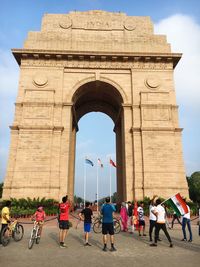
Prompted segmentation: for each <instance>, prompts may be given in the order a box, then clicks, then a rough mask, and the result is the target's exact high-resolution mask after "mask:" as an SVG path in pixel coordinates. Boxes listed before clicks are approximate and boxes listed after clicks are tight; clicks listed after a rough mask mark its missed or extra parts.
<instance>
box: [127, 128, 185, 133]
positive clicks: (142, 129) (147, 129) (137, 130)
mask: <svg viewBox="0 0 200 267" xmlns="http://www.w3.org/2000/svg"><path fill="white" fill-rule="evenodd" d="M152 131H156V132H182V131H183V128H175V127H132V128H131V132H132V133H134V132H152Z"/></svg>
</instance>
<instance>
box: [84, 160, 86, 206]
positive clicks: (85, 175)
mask: <svg viewBox="0 0 200 267" xmlns="http://www.w3.org/2000/svg"><path fill="white" fill-rule="evenodd" d="M83 188H84V189H83V190H84V192H83V199H84V208H85V197H86V163H85V161H84V185H83Z"/></svg>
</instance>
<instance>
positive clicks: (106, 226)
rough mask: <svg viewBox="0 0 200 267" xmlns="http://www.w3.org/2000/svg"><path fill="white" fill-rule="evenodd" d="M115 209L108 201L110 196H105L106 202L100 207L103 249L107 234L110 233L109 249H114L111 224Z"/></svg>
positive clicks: (105, 249) (105, 245) (105, 247)
mask: <svg viewBox="0 0 200 267" xmlns="http://www.w3.org/2000/svg"><path fill="white" fill-rule="evenodd" d="M115 211H116V209H115V207H114V205H112V204H111V203H110V198H109V197H107V198H106V203H105V204H103V206H102V208H101V214H102V216H103V218H102V234H103V243H104V247H103V251H107V234H108V233H109V235H110V243H111V249H110V251H116V248H115V247H114V225H113V212H115Z"/></svg>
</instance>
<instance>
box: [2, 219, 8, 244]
mask: <svg viewBox="0 0 200 267" xmlns="http://www.w3.org/2000/svg"><path fill="white" fill-rule="evenodd" d="M7 226H8V224H2V225H1V232H0V244H2V243H1V233H2V232H3V229H4V228H6V227H7Z"/></svg>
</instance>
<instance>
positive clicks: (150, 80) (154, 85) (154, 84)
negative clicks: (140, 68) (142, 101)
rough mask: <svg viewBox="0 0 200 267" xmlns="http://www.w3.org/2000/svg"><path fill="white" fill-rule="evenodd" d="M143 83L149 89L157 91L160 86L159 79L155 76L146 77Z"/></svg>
mask: <svg viewBox="0 0 200 267" xmlns="http://www.w3.org/2000/svg"><path fill="white" fill-rule="evenodd" d="M144 83H145V85H146V87H147V88H149V89H158V88H159V87H160V85H161V81H160V79H159V78H158V77H156V76H148V77H147V78H146V79H145V81H144Z"/></svg>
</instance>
